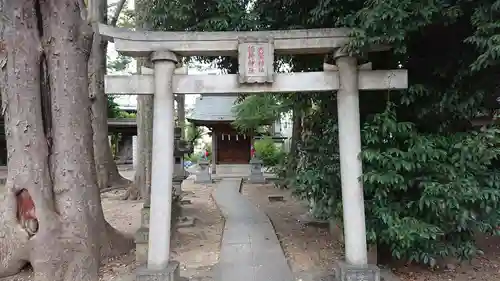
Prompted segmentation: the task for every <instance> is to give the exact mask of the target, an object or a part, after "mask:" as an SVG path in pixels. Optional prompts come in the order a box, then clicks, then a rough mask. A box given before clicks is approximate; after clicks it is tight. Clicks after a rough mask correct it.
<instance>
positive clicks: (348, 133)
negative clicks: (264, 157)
mask: <svg viewBox="0 0 500 281" xmlns="http://www.w3.org/2000/svg"><path fill="white" fill-rule="evenodd" d="M349 31H350V30H348V29H344V28H337V29H313V30H287V31H255V32H152V31H130V30H126V29H120V28H113V27H110V26H107V25H102V24H101V25H100V26H99V32H100V34H101V35H103V36H104V37H106V38H108V39H109V40H112V41H114V42H115V48H116V50H117V51H118V52H119V53H121V54H123V55H128V56H132V57H149V58H150V59H151V61H152V63H153V64H154V73H153V75H132V76H116V75H108V76H106V79H105V90H106V93H112V94H125V95H126V94H133V95H154V118H153V125H154V127H153V162H152V176H151V214H150V230H149V231H150V232H149V250H148V260H147V266H146V267H144V268H140V269H138V271H137V280H175V279H174V278H177V277H176V275H178V263H177V262H174V261H171V260H170V235H171V234H170V220H171V217H170V216H171V205H172V201H171V200H172V173H173V162H172V160H171V159H172V157H173V153H174V139H173V131H174V94H177V95H183V94H203V93H255V94H259V93H270V92H281V93H283V92H320V91H324V92H333V91H337V105H338V115H339V116H338V122H339V148H340V167H341V180H342V200H343V202H344V204H343V206H344V207H343V208H344V210H343V211H344V237H345V238H344V239H345V259H346V263H345V264H342V265H340V266H339V268H338V269H339V270H338V271H337V274H338V277H339V278H340V280H379V279H380V276H379V271H378V269H377V268H376V266H369V265H367V244H366V228H365V211H364V198H363V185H362V182H361V181H360V179H359V178H360V176H361V175H362V165H361V160H360V158H359V153H360V152H361V136H360V117H359V91H360V90H388V89H405V88H407V84H408V81H407V71H406V70H402V69H398V70H371V64H365V65H363V66H358V60H357V58H356V57H352V56H349V55H348V54H347V53H344V52H343V51H342V47H344V46H345V45H346V43H347V42H348V40H349V36H348V34H349ZM385 49H387V48H385ZM377 50H381V48H378V49H376V48H373V49H372V50H371V51H377ZM275 53H276V54H328V53H334V54H335V60H336V65H335V66H330V67H329V68H330V69H325V71H321V72H302V73H275V72H274V69H273V62H274V54H275ZM226 55H231V56H236V55H238V57H239V74H226V75H216V76H214V75H183V74H175V73H174V70H175V68H176V64H177V63H178V62H179V58H180V56H226ZM325 68H326V67H325ZM360 278H361V279H360Z"/></svg>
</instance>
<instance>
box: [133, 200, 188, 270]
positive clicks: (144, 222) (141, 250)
mask: <svg viewBox="0 0 500 281" xmlns="http://www.w3.org/2000/svg"><path fill="white" fill-rule="evenodd" d="M181 214H182V209H181V207H180V201H179V200H176V201H174V202H172V216H171V219H172V221H171V224H170V225H171V229H172V230H174V229H175V227H176V225H177V221H178V220H179V217H180V216H181ZM149 215H150V209H149V204H148V205H146V204H144V207H143V208H142V209H141V227H140V228H139V229H138V230H137V232H136V233H135V260H136V261H137V263H138V264H146V263H147V261H148V246H149ZM171 234H172V235H171V237H170V238H171V239H173V238H174V236H175V231H171Z"/></svg>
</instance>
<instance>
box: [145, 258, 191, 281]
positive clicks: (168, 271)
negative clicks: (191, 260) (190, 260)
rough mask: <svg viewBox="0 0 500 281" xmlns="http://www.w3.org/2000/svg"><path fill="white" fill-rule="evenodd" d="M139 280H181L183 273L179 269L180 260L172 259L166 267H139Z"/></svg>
mask: <svg viewBox="0 0 500 281" xmlns="http://www.w3.org/2000/svg"><path fill="white" fill-rule="evenodd" d="M135 280H137V281H180V280H182V279H181V274H180V270H179V262H177V261H170V262H169V263H168V266H167V267H166V268H164V269H160V270H153V269H148V268H147V267H145V266H144V267H139V268H137V270H136V279H135Z"/></svg>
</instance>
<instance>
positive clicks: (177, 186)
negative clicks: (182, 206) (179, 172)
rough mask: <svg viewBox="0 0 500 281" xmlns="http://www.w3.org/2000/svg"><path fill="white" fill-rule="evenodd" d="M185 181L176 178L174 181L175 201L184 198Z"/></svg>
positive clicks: (181, 178)
mask: <svg viewBox="0 0 500 281" xmlns="http://www.w3.org/2000/svg"><path fill="white" fill-rule="evenodd" d="M183 180H184V178H183V177H180V178H179V177H174V178H173V179H172V185H173V186H174V190H173V194H174V197H175V200H177V199H179V200H180V198H181V197H182V181H183Z"/></svg>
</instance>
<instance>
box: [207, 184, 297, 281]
mask: <svg viewBox="0 0 500 281" xmlns="http://www.w3.org/2000/svg"><path fill="white" fill-rule="evenodd" d="M241 182H242V179H241V178H240V179H234V178H227V179H222V181H221V182H219V183H218V185H217V188H216V190H215V191H214V194H213V195H214V198H215V201H216V202H217V205H218V206H219V208H220V209H221V211H222V214H223V215H224V217H225V218H226V223H225V227H224V233H223V236H222V243H221V254H220V260H219V263H218V264H217V267H216V268H215V271H214V280H217V281H235V280H239V281H292V280H294V278H293V275H292V272H291V270H290V268H289V267H288V264H287V261H286V258H285V255H284V253H283V250H282V249H281V246H280V243H279V241H278V238H277V237H276V234H275V233H274V228H273V226H272V224H271V222H270V220H269V218H268V217H267V215H266V214H264V213H263V212H262V211H260V210H258V209H257V208H256V207H255V206H254V205H253V204H252V203H250V201H249V200H247V199H246V198H245V197H244V196H243V195H242V194H241V193H240V189H241Z"/></svg>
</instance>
